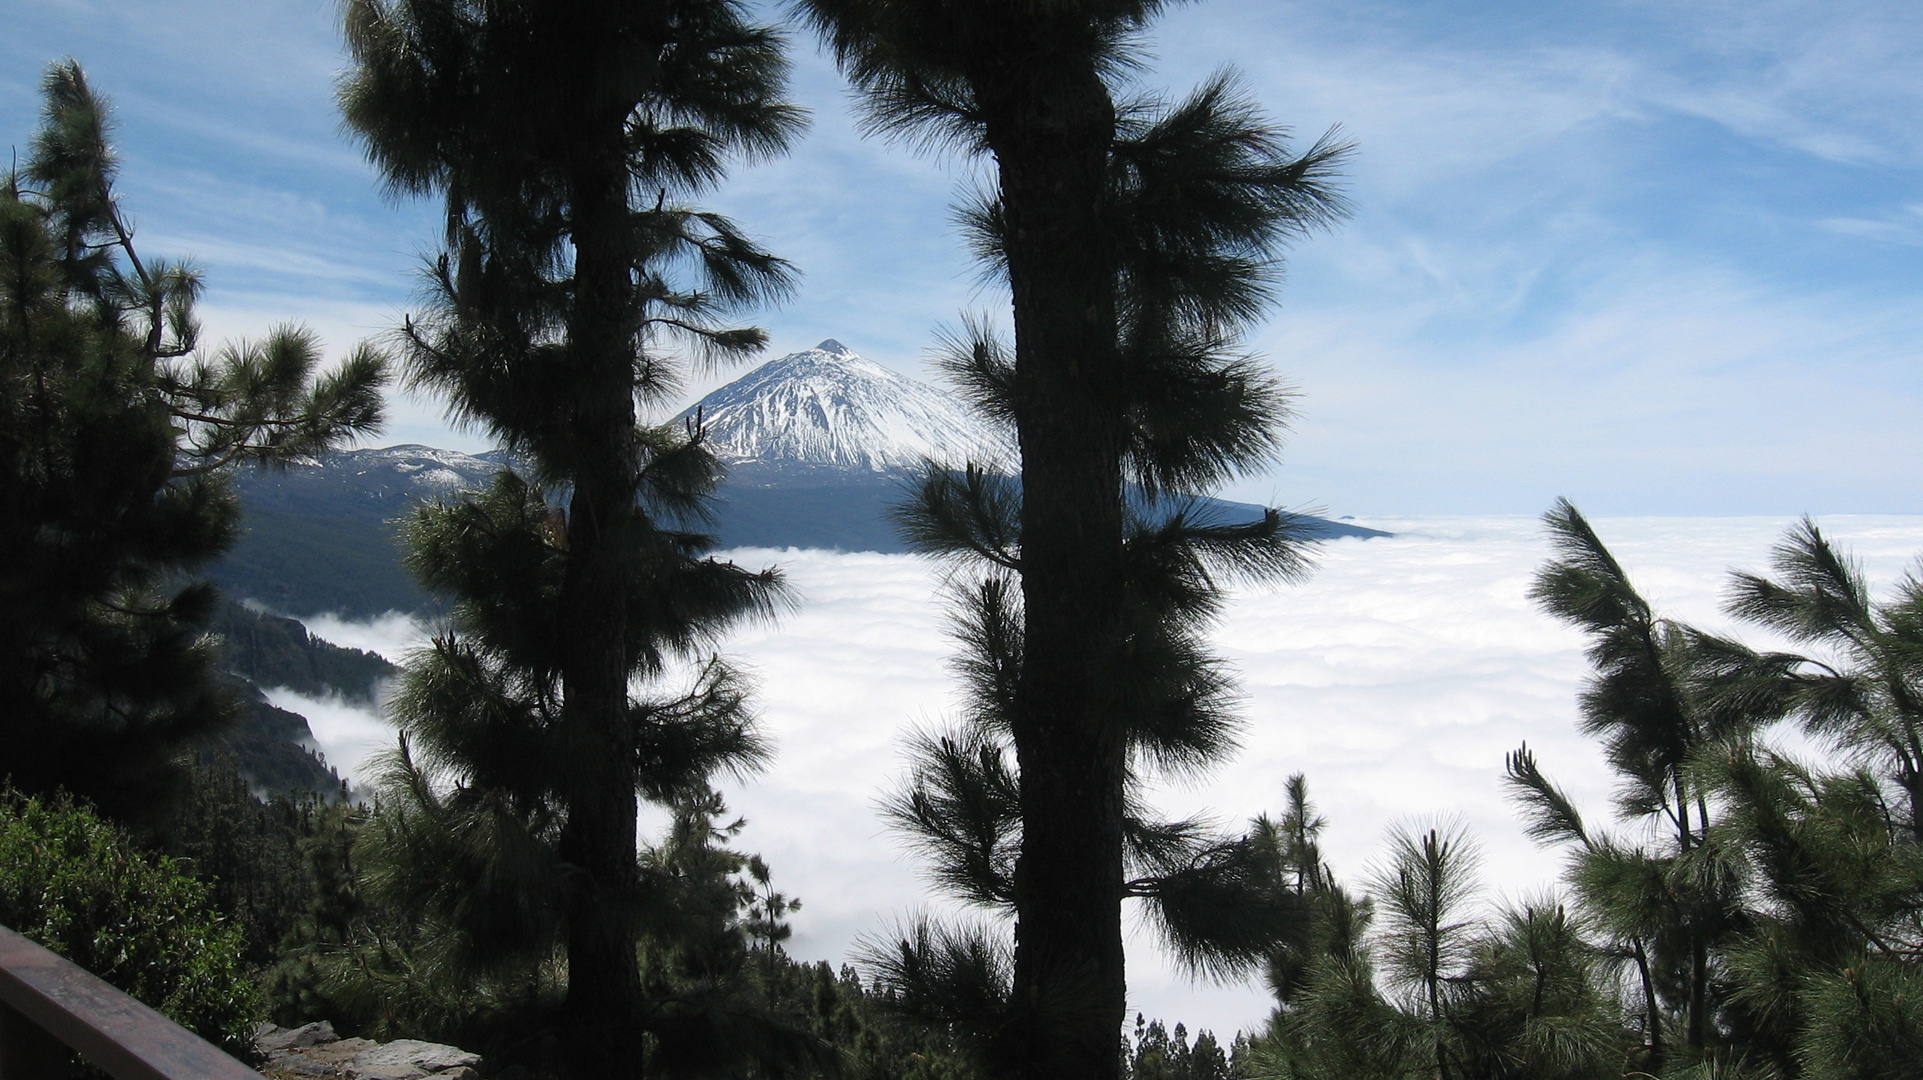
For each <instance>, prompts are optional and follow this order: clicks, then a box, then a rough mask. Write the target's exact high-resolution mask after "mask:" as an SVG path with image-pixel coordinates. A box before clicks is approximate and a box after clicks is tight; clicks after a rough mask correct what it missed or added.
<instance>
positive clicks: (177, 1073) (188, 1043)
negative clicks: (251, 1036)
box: [0, 926, 261, 1080]
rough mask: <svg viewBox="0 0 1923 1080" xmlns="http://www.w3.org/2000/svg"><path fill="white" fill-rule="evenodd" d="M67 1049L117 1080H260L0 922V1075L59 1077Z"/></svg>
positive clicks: (39, 1079)
mask: <svg viewBox="0 0 1923 1080" xmlns="http://www.w3.org/2000/svg"><path fill="white" fill-rule="evenodd" d="M63 1044H64V1046H63ZM67 1048H72V1049H73V1050H76V1051H79V1053H80V1055H81V1056H82V1057H84V1058H86V1059H87V1060H88V1061H90V1062H92V1063H93V1064H95V1065H97V1066H99V1067H100V1068H101V1069H104V1070H106V1071H107V1072H108V1073H110V1074H112V1075H113V1076H114V1077H115V1080H261V1077H260V1074H259V1073H257V1072H255V1071H253V1070H252V1069H249V1068H248V1067H247V1066H245V1065H243V1064H241V1063H240V1062H238V1061H236V1060H234V1059H233V1058H231V1057H229V1056H228V1055H227V1054H225V1053H223V1052H222V1051H221V1050H220V1048H219V1047H216V1046H214V1045H213V1044H212V1043H209V1042H207V1041H206V1040H204V1039H202V1038H200V1037H199V1036H197V1035H195V1034H194V1033H193V1032H191V1031H188V1030H187V1029H186V1028H183V1027H181V1026H180V1025H179V1024H176V1023H174V1022H173V1021H172V1020H169V1019H167V1018H166V1017H164V1016H162V1015H160V1014H159V1013H157V1012H155V1011H154V1010H153V1009H150V1008H148V1007H147V1006H145V1005H143V1004H141V1003H140V1002H138V1001H135V1000H134V999H133V998H131V997H128V996H127V995H126V994H124V993H122V992H121V991H119V990H117V989H115V988H114V987H112V986H109V985H108V984H107V983H106V981H104V980H103V979H101V978H100V977H99V976H97V975H95V974H93V973H92V972H90V971H88V970H87V969H85V968H83V967H80V966H79V965H77V964H74V963H73V962H71V961H68V960H65V959H62V958H61V957H59V956H56V955H54V954H53V953H52V952H49V951H48V950H46V949H45V948H42V947H41V946H40V945H39V944H37V943H35V942H33V941H29V940H28V939H26V938H24V937H21V936H20V935H19V934H16V933H14V932H13V931H12V930H9V929H7V928H6V927H4V926H0V1080H50V1078H52V1077H57V1076H58V1075H59V1074H60V1071H61V1068H62V1066H63V1065H64V1064H65V1063H66V1060H67Z"/></svg>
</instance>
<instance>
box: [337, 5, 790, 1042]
mask: <svg viewBox="0 0 1923 1080" xmlns="http://www.w3.org/2000/svg"><path fill="white" fill-rule="evenodd" d="M346 31H347V40H348V45H349V47H350V49H351V50H352V52H353V54H354V58H355V64H356V66H355V68H354V69H353V71H351V72H350V73H349V75H348V76H347V78H346V80H345V82H344V83H343V84H342V87H341V104H342V109H343V112H344V114H345V117H346V120H347V123H348V125H349V126H350V127H351V128H352V129H353V130H354V131H356V132H357V133H358V134H359V135H360V136H361V138H362V139H363V140H364V142H365V145H366V147H367V150H368V153H369V156H370V157H371V158H372V159H373V160H374V161H375V163H376V164H377V165H378V166H379V167H380V169H381V171H382V173H383V175H384V176H385V177H386V178H387V181H388V183H389V184H390V185H391V186H392V187H393V189H394V190H395V191H397V192H404V193H413V194H427V193H434V194H438V195H440V196H441V197H442V198H443V200H444V203H445V207H446V223H447V228H446V237H445V250H444V252H443V254H442V255H441V257H440V258H439V260H438V262H437V263H436V265H435V266H434V267H433V269H432V270H431V272H430V278H429V283H428V300H429V309H428V311H427V312H426V314H425V315H424V316H423V317H421V318H420V319H419V320H418V321H410V322H409V323H408V325H407V326H406V328H405V329H404V330H403V337H404V339H405V341H406V345H407V348H408V360H409V364H410V368H411V373H412V378H413V379H414V381H415V384H416V385H418V386H422V387H425V388H431V389H436V390H440V391H443V392H445V393H447V394H448V395H449V398H450V401H451V408H452V411H453V413H454V415H455V416H457V417H459V418H461V419H464V420H467V421H469V422H472V423H474V424H476V425H478V426H480V427H481V428H483V429H484V430H486V431H487V432H488V433H489V434H491V435H493V436H495V437H496V438H498V439H500V440H501V441H503V442H504V443H505V444H507V445H508V446H509V447H511V448H512V449H514V450H516V451H518V452H520V453H522V454H523V455H525V456H526V458H527V460H529V461H531V462H532V463H533V464H532V468H533V475H534V477H535V478H536V480H537V481H538V483H536V484H525V483H521V482H519V481H514V482H513V483H517V484H520V486H519V488H518V489H514V490H510V489H509V488H505V487H504V488H497V490H496V492H495V494H494V495H493V496H492V498H493V499H494V503H492V504H489V505H492V506H494V507H496V508H498V510H499V511H500V512H501V513H504V514H507V515H509V516H510V517H511V518H513V520H514V521H515V523H516V524H515V528H514V530H513V531H512V536H511V538H509V539H504V540H503V543H504V544H506V545H508V549H504V550H503V551H502V552H500V553H498V558H496V559H495V560H494V562H493V565H497V566H498V565H502V563H503V561H504V560H505V561H512V560H511V559H510V558H509V555H510V554H511V548H512V545H513V544H516V543H518V544H523V545H529V546H530V547H529V550H527V551H525V552H523V553H522V556H521V558H522V560H523V562H524V563H525V564H526V566H527V568H528V570H529V571H532V570H533V569H534V568H535V567H536V566H539V567H540V568H542V574H543V576H541V577H539V578H538V580H521V579H512V580H494V581H485V582H483V581H470V582H466V583H464V585H465V586H468V587H464V588H462V589H461V590H459V593H460V595H461V596H462V597H463V598H464V600H465V601H466V602H467V603H468V604H469V606H470V613H469V616H468V619H469V621H470V623H473V622H474V621H475V620H486V619H487V618H488V614H487V613H488V612H490V611H497V610H505V609H507V608H511V607H520V608H521V609H523V610H526V609H529V608H530V607H538V609H539V610H540V611H541V613H542V615H543V616H544V618H543V620H542V621H539V622H536V623H532V624H528V625H525V626H510V625H506V624H505V623H504V622H501V621H490V622H488V623H487V626H486V632H485V633H482V634H478V635H477V634H474V633H473V632H472V631H469V632H467V633H463V634H462V635H460V636H458V637H457V638H454V639H449V640H447V641H445V642H444V643H443V644H442V646H440V647H439V648H438V650H437V655H438V656H439V658H440V659H439V661H438V662H439V663H441V664H442V665H443V666H444V667H446V668H447V669H448V670H449V671H450V672H451V671H454V670H456V669H459V670H464V671H469V672H471V673H472V678H474V679H477V680H480V681H481V683H482V684H489V683H490V682H492V683H498V684H499V685H485V689H487V690H488V691H489V692H490V693H499V694H507V695H509V697H510V698H511V699H512V700H515V701H517V702H521V703H526V704H529V705H533V704H537V703H538V705H539V722H540V724H541V725H543V729H544V730H546V731H548V732H549V738H548V740H547V744H544V745H546V746H547V748H545V749H543V750H541V751H540V753H542V754H543V755H546V758H545V760H548V761H549V763H551V764H558V763H559V762H560V761H562V760H565V762H566V767H565V769H561V768H554V769H546V768H540V767H536V766H534V765H533V764H532V763H529V767H528V769H527V770H526V772H525V774H524V776H523V778H522V779H518V780H512V779H510V780H508V781H505V783H507V788H506V790H508V791H513V792H515V794H516V796H517V797H518V798H519V799H521V800H522V801H521V802H520V803H519V804H518V805H516V806H514V807H513V808H512V811H513V812H512V813H510V814H509V817H510V818H512V819H513V820H515V821H517V822H520V823H521V824H516V825H514V826H513V828H515V829H523V830H524V829H525V828H526V827H527V826H528V823H530V822H532V823H534V824H538V825H539V827H540V828H541V829H543V830H545V829H552V830H553V832H554V846H553V848H552V852H553V855H554V857H555V858H556V859H557V860H558V864H557V865H558V866H560V867H565V869H566V872H567V875H568V882H569V887H568V888H567V889H566V890H565V892H564V894H563V895H562V897H561V899H562V902H563V908H564V910H561V911H559V912H555V913H552V914H553V915H554V916H555V917H559V918H561V919H563V920H564V925H565V934H566V942H567V947H566V953H567V956H566V961H567V964H566V968H567V978H568V982H567V1003H566V1014H567V1017H568V1027H569V1030H568V1034H567V1042H568V1046H569V1048H570V1053H571V1054H572V1058H573V1063H574V1067H575V1071H576V1072H577V1073H578V1074H579V1075H582V1076H589V1075H594V1076H624V1075H631V1074H633V1072H634V1071H635V1069H636V1067H637V1064H636V1063H637V1060H638V1059H637V1057H636V1056H635V1055H634V1054H633V1053H632V1052H631V1049H632V1048H631V1047H629V1046H628V1045H626V1041H625V1039H624V1038H623V1032H624V1031H625V1030H626V1029H627V1027H628V1026H629V1025H631V1024H633V1023H634V1022H635V1021H636V1018H637V1017H638V1016H639V1015H640V1012H641V1010H642V1008H643V1005H644V993H643V987H642V973H641V970H640V968H639V966H638V961H637V956H636V943H637V938H636V928H635V925H634V922H633V918H632V916H631V910H630V909H631V905H630V903H629V902H628V901H629V899H630V898H632V897H633V896H634V895H636V892H637V890H638V889H639V888H640V880H639V874H640V869H639V867H638V864H637V861H636V854H637V852H636V841H635V825H636V812H637V811H636V796H637V792H638V791H639V790H641V788H642V787H643V785H644V775H643V773H644V769H643V763H644V761H645V760H646V758H647V755H648V754H649V753H650V750H649V748H647V747H646V746H644V745H643V744H642V742H641V740H642V739H643V738H644V737H645V736H646V734H647V731H646V729H645V728H640V727H637V724H636V716H635V708H636V706H635V704H634V703H633V702H632V701H631V699H630V694H629V682H630V679H631V678H633V676H634V675H635V674H637V672H640V673H651V672H656V671H659V670H660V667H661V665H662V664H664V663H665V662H666V661H667V660H668V659H669V658H670V657H672V656H674V655H677V654H685V653H687V652H688V650H689V649H690V648H691V647H692V646H693V644H694V642H696V641H702V640H706V639H707V638H708V636H710V635H711V633H712V631H713V630H715V629H718V628H719V627H721V626H724V625H726V624H727V623H728V622H729V621H731V620H732V619H734V618H736V617H738V616H739V615H740V614H741V613H743V612H744V611H746V610H752V609H754V608H755V606H756V605H761V606H763V607H765V604H766V603H767V598H768V593H767V591H766V587H767V586H769V585H771V584H772V580H771V579H769V578H766V577H760V576H756V575H751V574H746V573H739V572H737V571H735V569H734V568H733V567H724V566H716V565H714V564H700V563H699V562H698V560H696V561H690V562H689V565H690V566H698V565H706V566H708V567H710V569H705V570H704V569H693V570H690V572H691V573H695V574H708V575H709V576H710V577H712V578H715V579H718V580H719V579H726V580H729V581H733V582H734V583H735V584H736V585H737V586H738V588H736V589H735V591H734V592H733V593H731V594H729V599H728V605H729V606H724V607H722V608H720V609H716V610H707V611H684V610H679V609H673V608H665V609H657V608H656V607H655V604H656V603H657V601H660V600H663V599H667V598H666V597H659V596H656V595H654V592H653V590H654V589H655V588H656V583H654V582H651V580H650V576H649V575H650V574H651V573H653V572H654V571H655V569H656V568H659V567H661V566H664V565H667V564H669V563H673V562H674V560H676V559H681V558H683V557H691V556H692V555H693V554H694V552H695V551H697V550H699V545H696V544H692V543H691V541H689V540H688V539H686V538H685V537H682V536H681V535H680V534H675V533H672V532H670V531H664V530H663V529H662V528H661V527H660V526H659V522H658V520H657V517H656V516H655V515H661V514H665V515H666V516H667V518H668V519H670V520H674V519H677V518H679V517H681V516H683V515H686V514H689V513H694V512H697V508H696V503H697V502H698V500H699V498H700V496H702V495H703V494H704V493H705V492H706V490H707V488H708V487H710V486H711V485H712V481H713V476H714V462H713V460H712V458H711V457H710V456H709V455H707V454H706V453H705V451H704V450H702V448H700V446H699V445H698V443H699V432H678V433H677V432H673V431H663V430H655V429H647V428H642V427H638V426H637V423H636V417H637V402H650V401H658V400H660V399H661V398H662V397H663V396H664V395H666V394H668V393H669V392H670V391H671V390H672V389H673V388H674V386H675V385H676V382H675V380H676V375H677V372H678V367H677V365H675V364H673V363H671V362H669V361H668V360H667V359H666V358H665V357H664V356H663V355H662V354H661V353H660V351H659V339H660V338H661V337H662V336H663V335H664V334H665V335H671V336H673V337H675V338H677V339H678V340H679V341H681V342H682V343H683V344H685V345H688V346H690V347H693V348H695V349H697V350H698V351H702V352H705V353H708V354H719V355H727V356H733V355H741V354H745V353H748V352H752V351H754V350H756V349H758V348H760V347H761V345H762V343H763V340H764V337H765V335H763V334H762V333H761V332H760V331H758V330H749V329H730V328H726V327H724V326H722V325H721V323H720V322H719V321H718V320H719V319H720V318H721V317H722V316H723V315H724V314H725V313H726V312H728V311H729V310H731V309H733V308H736V307H739V306H741V305H744V304H746V303H749V302H753V301H759V300H763V299H767V298H770V297H774V296H778V295H780V294H782V293H783V292H784V291H785V290H786V288H787V286H788V282H789V280H790V275H789V270H788V267H787V266H786V264H784V263H783V262H781V261H780V260H778V259H776V258H774V257H773V256H772V255H769V254H768V253H766V252H764V251H762V250H760V249H759V248H758V247H756V246H755V245H754V244H753V243H751V242H750V241H749V240H748V239H747V238H746V237H744V236H743V235H742V234H741V233H740V232H739V231H738V230H737V229H736V228H735V227H734V226H733V225H732V224H731V223H729V222H728V221H727V220H726V219H724V218H722V217H719V216H717V215H714V214H711V213H705V212H700V211H697V210H694V209H691V208H689V207H687V206H685V205H683V204H682V203H681V202H680V201H679V200H681V199H683V198H685V197H688V196H690V195H692V194H694V193H697V192H699V191H700V190H702V189H704V188H707V187H709V186H711V185H712V184H713V183H714V182H716V181H717V180H718V179H719V178H720V177H721V175H722V173H723V171H724V169H725V167H726V165H727V163H728V162H729V161H730V160H733V159H738V158H740V157H742V156H754V155H760V154H770V153H774V152H778V151H780V150H781V149H782V148H783V147H784V146H785V144H786V142H787V140H788V139H789V138H790V137H791V136H792V135H793V134H794V133H795V132H796V131H797V130H798V128H799V126H800V123H801V115H800V113H799V112H798V111H797V110H796V109H795V108H794V107H793V106H790V105H788V104H786V103H784V102H783V101H781V98H780V95H781V93H782V86H783V82H784V79H785V77H786V60H785V58H784V56H783V54H782V48H781V41H780V39H779V37H778V36H776V35H775V34H774V33H773V32H771V31H770V30H768V29H766V28H764V27H761V26H757V25H754V24H752V23H750V22H748V21H747V20H746V18H745V16H744V12H743V10H742V8H741V6H740V5H738V4H735V3H731V2H728V0H660V2H652V3H630V2H616V0H570V2H564V3H556V4H534V3H526V2H522V0H485V2H482V3H479V4H469V3H464V2H459V0H393V2H385V0H349V3H348V4H347V6H346ZM545 490H552V491H554V492H555V493H556V495H557V496H558V497H559V498H560V499H562V500H564V502H562V503H557V504H554V505H550V504H549V503H548V502H547V501H546V498H545V496H544V494H543V492H544V491H545ZM644 502H647V503H649V509H648V510H644V509H643V508H642V504H643V503H644ZM650 510H651V511H652V513H650ZM464 512H466V513H493V512H494V511H493V510H488V509H484V508H483V507H482V505H481V504H476V506H475V507H474V508H471V509H469V510H466V511H463V510H461V509H459V508H455V509H453V510H451V511H450V513H453V514H457V515H458V514H460V513H464ZM546 556H551V558H549V557H546ZM444 572H445V571H444ZM537 587H538V588H540V589H542V590H545V592H544V593H543V594H542V595H541V596H540V597H538V598H535V597H531V596H528V595H527V594H528V592H529V590H532V589H535V588H537ZM537 599H538V603H536V601H537ZM743 605H745V606H743ZM459 708H464V706H456V712H458V709H459ZM455 714H456V713H455V712H450V713H448V715H449V716H450V718H451V717H453V716H454V715H455ZM418 715H419V716H423V717H424V716H426V715H427V711H426V710H425V709H423V710H419V711H418ZM476 719H477V720H482V719H485V717H477V718H476ZM446 730H447V731H448V732H449V733H450V737H451V736H452V732H453V731H454V727H453V725H452V723H451V722H450V723H449V725H448V726H447V729H446ZM563 751H564V752H565V757H564V758H556V757H553V755H556V754H561V753H563ZM467 764H469V763H467V762H463V767H466V765H467ZM537 792H538V793H539V794H540V796H541V797H544V798H546V799H548V800H549V801H548V803H547V805H549V806H551V808H552V815H551V816H549V817H548V818H546V819H540V814H539V812H538V811H536V810H535V808H534V807H535V803H537V802H539V801H540V800H539V798H537V796H536V793H537ZM504 812H506V811H505V810H504ZM528 814H533V815H534V817H532V818H530V817H528V816H526V815H528ZM503 820H507V819H503ZM503 827H504V828H505V827H508V826H506V825H504V826H503ZM542 850H548V849H546V848H543V849H542ZM543 917H546V916H543Z"/></svg>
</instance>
